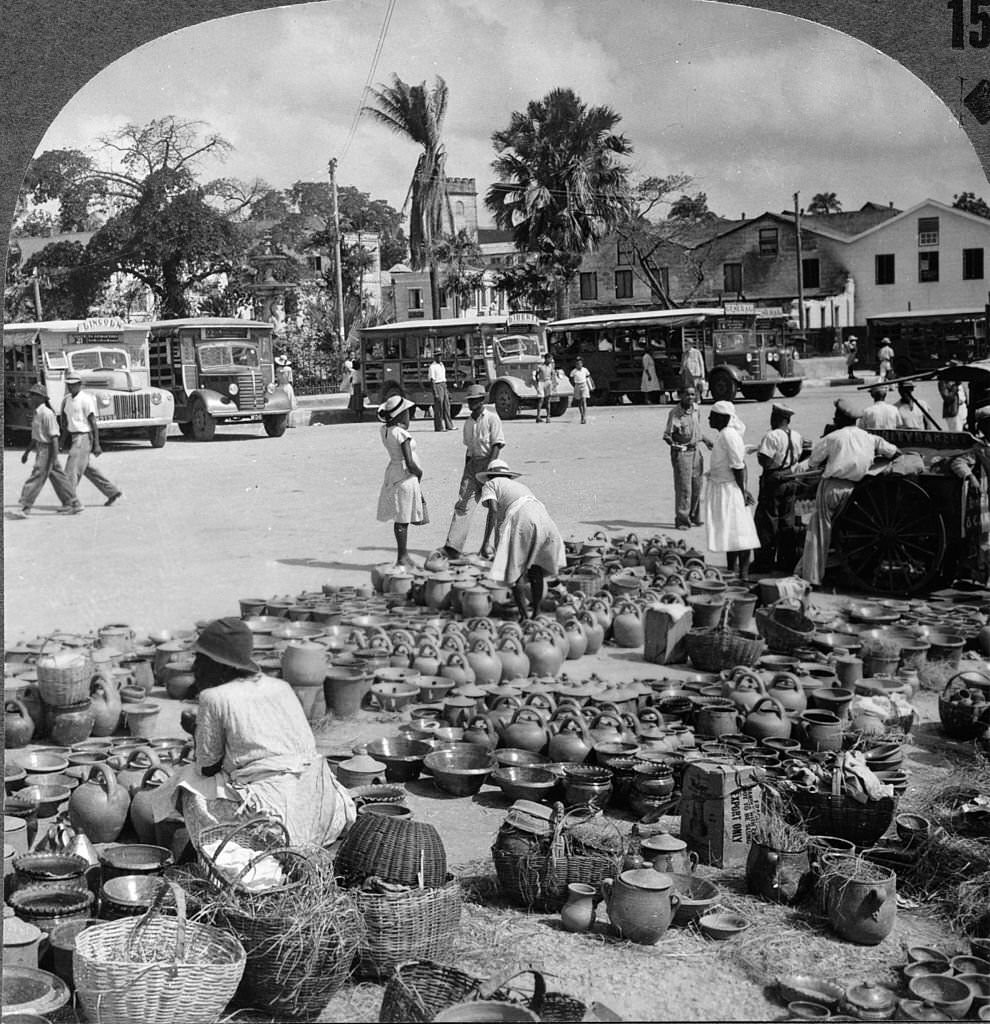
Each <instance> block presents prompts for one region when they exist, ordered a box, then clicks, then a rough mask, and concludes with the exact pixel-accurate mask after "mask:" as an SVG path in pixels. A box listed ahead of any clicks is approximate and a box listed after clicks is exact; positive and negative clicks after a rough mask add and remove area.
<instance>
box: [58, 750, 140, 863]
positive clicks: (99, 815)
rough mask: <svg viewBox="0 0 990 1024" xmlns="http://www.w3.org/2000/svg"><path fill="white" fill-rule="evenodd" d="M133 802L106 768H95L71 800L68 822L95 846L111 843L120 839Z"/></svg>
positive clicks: (73, 793) (78, 787)
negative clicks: (95, 844)
mask: <svg viewBox="0 0 990 1024" xmlns="http://www.w3.org/2000/svg"><path fill="white" fill-rule="evenodd" d="M130 806H131V798H130V796H128V793H127V790H126V789H124V787H123V786H121V785H120V784H119V783H118V782H117V779H116V777H115V776H114V774H113V770H112V769H111V768H110V766H109V765H106V764H102V763H99V764H94V765H93V767H92V769H91V770H90V773H89V778H88V779H87V780H86V782H84V783H83V784H82V785H81V786H76V788H75V789H74V790H73V791H72V795H71V796H70V797H69V821H70V822H71V823H72V827H73V828H75V829H78V830H79V831H81V832H85V833H86V835H87V836H89V838H90V840H91V841H92V842H94V843H112V842H114V841H115V840H116V839H117V837H118V836H119V835H120V833H121V831H122V830H123V828H124V822H125V821H126V820H127V812H128V811H129V810H130Z"/></svg>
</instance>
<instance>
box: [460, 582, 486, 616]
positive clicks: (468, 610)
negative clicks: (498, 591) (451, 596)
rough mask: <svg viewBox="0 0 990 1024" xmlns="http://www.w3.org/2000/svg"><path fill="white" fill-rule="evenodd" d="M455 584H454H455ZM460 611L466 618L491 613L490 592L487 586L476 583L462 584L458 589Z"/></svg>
mask: <svg viewBox="0 0 990 1024" xmlns="http://www.w3.org/2000/svg"><path fill="white" fill-rule="evenodd" d="M455 586H456V584H455ZM459 594H460V602H461V611H462V612H463V614H464V615H465V617H467V618H478V617H480V616H485V615H491V613H492V607H493V606H492V592H491V591H490V590H489V589H488V588H487V587H479V586H478V585H477V584H471V585H468V586H464V587H463V588H462V589H460V590H459Z"/></svg>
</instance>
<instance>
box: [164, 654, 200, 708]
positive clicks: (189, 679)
mask: <svg viewBox="0 0 990 1024" xmlns="http://www.w3.org/2000/svg"><path fill="white" fill-rule="evenodd" d="M195 660H196V656H195V655H194V654H180V655H178V656H177V657H175V658H172V659H171V660H170V661H169V663H168V664H167V665H166V666H165V668H164V669H163V670H162V680H163V681H164V683H165V692H166V693H167V694H168V695H169V697H170V698H171V699H172V700H185V699H186V697H187V696H188V694H189V691H190V690H191V689H192V686H193V683H195V682H196V676H195V674H194V673H193V662H194V661H195Z"/></svg>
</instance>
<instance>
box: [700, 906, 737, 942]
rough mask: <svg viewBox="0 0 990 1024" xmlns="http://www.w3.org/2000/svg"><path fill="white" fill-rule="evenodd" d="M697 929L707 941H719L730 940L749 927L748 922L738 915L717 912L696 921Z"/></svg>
mask: <svg viewBox="0 0 990 1024" xmlns="http://www.w3.org/2000/svg"><path fill="white" fill-rule="evenodd" d="M698 927H699V928H700V929H701V931H702V933H703V934H704V935H706V936H707V937H708V938H709V939H716V940H718V941H721V940H723V939H732V938H735V936H737V935H739V934H740V933H741V932H744V931H745V930H746V929H747V928H748V927H749V921H747V920H746V918H745V917H741V916H740V915H739V914H728V913H724V912H721V911H720V912H718V913H715V914H704V915H703V916H702V917H700V918H699V919H698Z"/></svg>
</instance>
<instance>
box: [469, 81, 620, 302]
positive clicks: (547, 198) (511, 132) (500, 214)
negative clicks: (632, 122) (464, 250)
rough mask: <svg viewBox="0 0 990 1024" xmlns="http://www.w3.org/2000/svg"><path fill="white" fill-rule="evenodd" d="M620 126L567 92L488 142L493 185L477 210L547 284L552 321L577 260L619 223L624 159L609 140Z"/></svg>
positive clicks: (518, 114)
mask: <svg viewBox="0 0 990 1024" xmlns="http://www.w3.org/2000/svg"><path fill="white" fill-rule="evenodd" d="M621 120H622V118H621V116H620V115H619V114H617V113H616V112H615V111H614V110H612V109H611V108H610V107H605V106H599V107H588V106H586V105H585V103H583V102H582V100H581V99H580V98H579V97H578V96H577V94H576V93H575V92H574V91H573V90H572V89H554V90H552V91H551V92H549V93H547V95H546V96H544V97H543V99H541V100H532V101H530V103H529V104H528V105H527V107H526V110H525V111H514V112H513V113H512V116H511V118H510V120H509V125H508V127H507V128H505V129H502V130H501V131H497V132H495V133H494V134H493V135H492V143H493V145H494V147H495V151H496V153H497V154H498V156H497V157H496V159H495V160H494V162H493V163H492V169H493V170H494V172H495V174H496V175H497V177H498V181H497V182H496V183H495V184H493V185H492V186H491V187H490V188H489V190H488V194H487V195H486V196H485V205H486V206H487V207H488V209H489V210H490V211H491V212H492V214H493V216H494V218H495V223H496V224H497V225H498V226H499V227H500V228H502V229H503V230H511V231H512V232H513V236H514V239H515V243H516V248H518V249H520V250H522V251H523V252H528V253H533V254H535V255H536V256H537V257H538V259H539V262H540V265H541V267H542V269H543V270H544V272H545V273H546V274H547V277H548V279H552V281H553V284H554V291H555V295H556V305H557V311H558V314H559V315H561V316H563V315H564V306H565V302H566V294H567V285H568V283H569V282H570V280H571V279H572V278H573V276H574V274H575V273H576V272H577V268H578V266H579V265H580V262H581V254H582V253H583V252H586V251H588V250H589V249H591V248H592V247H593V246H594V244H595V243H596V242H598V241H600V240H601V239H602V238H603V237H604V236H605V235H606V234H607V233H608V232H609V231H611V230H612V229H613V228H614V227H615V225H616V224H617V223H619V221H620V220H621V218H622V216H623V215H624V212H625V209H626V201H627V195H628V180H627V170H626V168H625V167H624V166H622V165H621V164H619V163H618V162H617V161H616V158H617V157H621V156H626V155H628V154H629V153H631V152H632V145H631V144H630V143H629V142H628V140H627V139H626V138H625V137H624V136H622V135H619V134H616V132H615V127H616V126H617V125H618V123H619V121H621Z"/></svg>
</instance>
